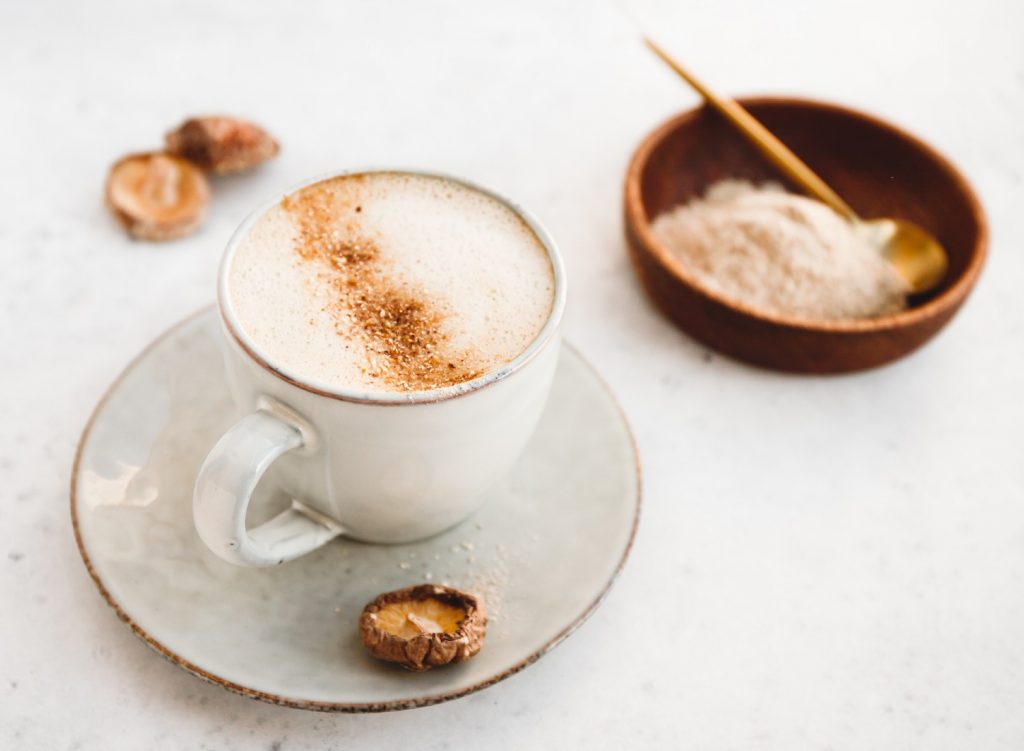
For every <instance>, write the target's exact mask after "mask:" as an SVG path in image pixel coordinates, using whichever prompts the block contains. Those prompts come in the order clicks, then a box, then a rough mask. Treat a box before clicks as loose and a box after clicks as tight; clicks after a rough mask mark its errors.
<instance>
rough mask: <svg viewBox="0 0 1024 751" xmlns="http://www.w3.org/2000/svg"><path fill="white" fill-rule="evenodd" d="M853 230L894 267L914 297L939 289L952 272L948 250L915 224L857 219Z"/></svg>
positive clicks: (902, 220)
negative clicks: (947, 257) (947, 273)
mask: <svg viewBox="0 0 1024 751" xmlns="http://www.w3.org/2000/svg"><path fill="white" fill-rule="evenodd" d="M853 228H854V230H855V231H856V232H857V234H858V235H860V236H861V237H862V238H863V239H864V240H865V241H866V242H867V243H868V244H869V245H871V246H873V247H875V248H878V252H879V253H881V254H882V255H883V256H885V259H886V260H887V261H889V263H891V264H892V265H893V267H894V268H895V269H896V271H897V272H898V273H899V275H900V276H901V277H903V278H904V279H905V280H906V282H907V284H908V285H909V286H910V293H911V294H912V295H913V294H921V293H922V292H927V291H928V290H930V289H933V288H935V287H937V286H938V285H939V282H941V281H942V278H943V277H944V276H945V275H946V271H947V270H948V269H949V261H948V260H947V259H946V251H945V250H943V248H942V246H941V245H940V244H939V242H938V241H937V240H936V239H935V238H934V237H932V235H931V234H930V233H928V232H926V231H925V230H923V229H921V228H920V227H919V226H917V225H916V224H914V223H913V222H911V221H907V220H906V219H871V220H868V221H864V220H855V221H854V222H853Z"/></svg>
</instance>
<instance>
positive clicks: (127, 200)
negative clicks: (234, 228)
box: [106, 152, 210, 240]
mask: <svg viewBox="0 0 1024 751" xmlns="http://www.w3.org/2000/svg"><path fill="white" fill-rule="evenodd" d="M209 198H210V186H209V184H208V183H207V182H206V177H205V176H204V175H203V173H202V172H201V171H200V170H199V169H197V168H196V167H195V165H193V164H191V163H190V162H188V161H186V160H184V159H180V158H178V157H176V156H171V155H169V154H160V153H156V152H151V153H144V154H131V155H129V156H126V157H124V158H123V159H121V160H119V161H117V162H116V163H115V164H114V166H113V167H111V168H110V174H109V175H108V177H107V190H106V200H107V206H109V207H110V210H111V211H112V212H113V214H114V216H115V217H116V218H117V220H118V221H119V222H120V223H121V225H122V226H123V227H124V228H125V229H126V230H128V232H129V233H131V234H132V235H134V236H135V237H138V238H141V239H143V240H173V239H175V238H178V237H184V236H185V235H188V234H190V233H192V232H193V231H195V229H196V227H198V226H199V223H200V222H201V221H202V219H203V216H204V214H205V213H206V204H207V202H208V201H209Z"/></svg>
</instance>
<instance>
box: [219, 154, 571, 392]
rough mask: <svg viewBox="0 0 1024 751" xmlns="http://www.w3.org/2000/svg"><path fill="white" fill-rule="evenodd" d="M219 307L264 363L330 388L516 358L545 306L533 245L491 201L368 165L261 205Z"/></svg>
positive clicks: (396, 381)
mask: <svg viewBox="0 0 1024 751" xmlns="http://www.w3.org/2000/svg"><path fill="white" fill-rule="evenodd" d="M225 273H226V274H227V280H226V281H227V285H226V291H227V299H226V302H227V304H228V305H229V306H230V307H231V309H232V311H233V312H234V314H235V318H236V319H237V321H238V324H239V326H240V327H241V329H242V330H243V331H244V332H245V334H246V335H247V336H248V337H249V338H250V339H251V340H252V342H253V343H254V344H255V346H256V348H257V350H258V353H259V354H260V355H262V356H263V357H264V358H265V359H267V360H269V361H270V362H272V363H274V364H275V365H276V366H279V367H281V368H283V369H284V370H286V371H287V372H290V373H293V374H295V375H297V376H299V377H300V378H303V379H307V380H310V381H314V382H318V383H320V384H323V385H326V386H329V387H332V388H340V389H348V390H355V391H360V392H363V391H369V392H375V391H376V392H412V391H428V390H432V389H437V388H443V387H445V386H450V385H454V384H458V383H463V382H465V381H468V380H471V379H473V378H476V377H478V376H481V375H483V374H485V373H488V372H490V371H493V370H496V369H498V368H500V367H502V366H503V365H506V364H507V363H509V362H511V361H512V360H514V359H515V358H516V357H517V356H519V355H520V354H521V353H522V352H523V351H524V350H526V348H527V347H528V346H529V345H530V343H531V342H532V341H533V340H534V339H535V338H536V337H537V335H538V334H539V332H540V330H541V329H542V328H543V326H544V324H545V323H546V321H547V319H548V316H549V314H550V312H551V307H552V303H553V299H554V290H555V282H554V271H553V268H552V265H551V261H550V259H549V256H548V253H547V251H546V250H545V248H544V245H543V243H542V242H541V241H540V239H539V238H538V237H537V236H536V235H535V234H534V233H533V231H532V230H531V229H530V227H529V226H528V225H527V224H526V223H525V222H524V221H523V219H522V218H521V217H520V216H519V215H518V214H516V213H515V212H514V211H513V210H512V209H511V208H509V207H508V206H506V205H505V204H504V203H502V202H500V201H498V200H497V199H495V198H493V197H491V196H488V195H486V194H483V193H481V192H479V191H477V190H474V189H472V188H470V187H467V186H465V185H462V184H461V183H457V182H454V181H451V180H446V179H444V178H440V177H431V176H425V175H415V174H406V173H395V172H375V173H366V174H359V175H348V176H341V177H334V178H330V179H327V180H324V181H322V182H319V183H315V184H313V185H310V186H307V187H305V188H302V189H300V190H299V191H297V192H295V193H293V194H291V195H290V196H288V197H286V198H285V199H284V200H282V201H281V202H280V203H278V204H277V205H275V206H274V207H273V208H271V209H270V210H268V211H267V212H266V213H264V214H263V215H262V216H261V217H260V218H259V219H258V220H257V221H256V222H255V223H254V224H253V225H252V226H251V228H250V229H249V231H248V232H247V234H246V235H245V237H244V238H243V239H242V240H241V242H240V244H239V246H238V248H237V250H236V251H235V253H234V256H233V258H232V259H231V261H230V266H229V267H228V268H227V269H226V272H225Z"/></svg>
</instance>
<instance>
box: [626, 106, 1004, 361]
mask: <svg viewBox="0 0 1024 751" xmlns="http://www.w3.org/2000/svg"><path fill="white" fill-rule="evenodd" d="M738 101H739V102H740V103H741V104H742V105H743V106H744V107H746V108H747V109H749V110H750V112H751V113H752V114H753V115H754V116H755V117H756V118H758V119H759V120H760V121H761V122H763V123H764V124H765V125H766V126H767V127H768V128H769V129H770V130H771V131H772V132H774V133H775V134H776V135H778V136H779V138H781V139H782V140H783V141H784V142H785V143H786V144H787V145H788V146H790V147H791V148H792V149H793V150H794V151H795V152H796V153H797V154H798V155H799V156H800V157H801V158H802V159H804V160H805V161H806V162H807V163H808V164H809V165H810V166H811V168H812V169H814V170H815V171H816V172H818V174H820V175H821V176H822V178H824V179H825V181H826V182H828V183H829V184H830V185H831V186H832V187H833V188H835V190H836V192H838V193H839V194H840V195H841V196H842V197H843V198H844V199H846V200H847V201H848V202H849V204H850V205H851V206H852V207H853V208H854V210H856V211H857V212H858V213H859V214H860V215H861V216H863V217H865V218H873V217H879V216H896V217H901V218H905V219H909V220H911V221H913V222H916V223H918V224H920V225H921V226H922V227H924V228H925V229H927V230H928V231H929V232H931V233H932V234H934V235H935V237H937V238H938V240H939V241H940V242H941V243H942V245H943V246H944V247H945V249H946V252H947V254H948V255H949V264H950V265H949V271H948V273H947V275H946V278H945V279H944V280H943V282H942V283H941V284H940V285H939V286H938V288H936V289H935V290H933V291H932V292H930V293H928V294H925V295H922V296H920V297H919V298H914V299H912V300H911V307H909V308H908V309H907V310H906V311H903V312H901V313H897V314H895V315H891V316H884V317H881V318H874V319H870V320H851V321H822V322H816V321H802V320H798V319H794V318H787V317H784V316H777V315H772V314H767V313H762V312H760V311H757V310H754V309H753V308H751V307H748V306H746V305H744V304H742V303H740V302H737V301H733V300H731V299H727V298H725V297H723V296H722V295H720V294H718V293H716V292H714V291H712V290H709V289H707V288H705V287H703V286H701V285H700V283H699V282H698V281H697V280H696V279H695V278H694V277H693V276H692V275H691V274H689V273H688V272H687V270H686V268H685V267H684V266H683V265H682V264H681V263H680V262H679V261H678V260H676V259H675V258H674V257H673V256H672V255H671V254H670V253H669V252H668V250H667V249H666V248H665V247H664V246H663V245H662V244H661V243H660V242H659V241H658V240H657V239H656V238H655V237H654V234H653V233H652V232H651V221H652V220H653V219H654V218H655V217H656V216H658V215H659V214H660V213H662V212H663V211H665V210H667V209H669V208H671V207H672V206H675V205H676V204H679V203H685V202H686V201H688V200H690V199H692V198H695V197H697V196H699V195H701V194H702V193H703V192H704V191H705V190H706V189H707V188H708V187H709V186H710V185H711V184H712V183H714V182H716V181H718V180H720V179H722V178H727V177H737V178H745V179H747V180H752V181H755V182H759V181H764V180H775V181H778V182H781V183H783V184H784V185H786V186H787V188H788V189H790V190H793V191H794V192H799V191H798V190H797V189H796V188H795V187H794V186H793V185H792V184H790V183H788V182H787V181H786V180H785V179H784V178H782V177H781V175H780V174H779V173H778V172H777V171H776V170H775V168H774V167H772V166H771V164H769V163H768V162H767V161H766V160H765V159H764V158H763V157H762V156H761V155H760V154H759V153H758V152H757V151H756V150H755V148H754V147H753V146H752V145H750V144H749V143H748V142H747V141H746V140H744V139H743V137H742V136H741V135H740V134H738V133H737V132H736V131H735V130H734V129H733V127H732V126H731V125H729V124H728V123H727V122H726V121H725V120H724V119H723V118H722V117H721V116H720V115H718V114H717V113H715V112H714V111H712V110H711V109H709V108H708V107H698V108H697V109H693V110H690V111H688V112H684V113H683V114H681V115H678V116H676V117H674V118H672V119H670V120H668V121H667V122H665V123H664V124H662V125H661V126H659V127H658V128H657V129H655V130H654V132H652V133H651V134H650V135H648V136H647V137H646V138H645V139H644V140H643V142H642V143H641V144H640V146H639V147H638V148H637V150H636V151H635V152H634V154H633V157H632V159H631V161H630V164H629V168H628V170H627V172H626V184H625V196H624V210H625V232H626V242H627V245H628V249H629V255H630V259H631V261H632V264H633V268H634V269H635V271H636V273H637V276H638V277H639V278H640V281H641V283H642V284H643V286H644V288H645V290H646V291H647V293H648V295H650V297H651V298H652V299H653V300H654V302H655V304H656V305H657V306H658V307H659V308H660V309H661V311H662V312H663V313H664V314H665V315H666V316H668V318H670V319H671V320H672V321H673V322H674V323H675V324H676V325H677V326H679V328H681V329H682V330H684V331H685V332H687V333H688V334H690V335H691V336H692V337H693V338H694V339H697V340H698V341H700V342H702V343H703V344H706V345H707V346H709V347H711V348H712V349H715V350H717V351H719V352H722V353H724V354H726V355H729V356H731V357H734V358H736V359H738V360H744V361H746V362H748V363H751V364H754V365H758V366H761V367H765V368H772V369H775V370H784V371H790V372H796V373H845V372H850V371H855V370H863V369H866V368H872V367H876V366H878V365H883V364H885V363H888V362H891V361H893V360H896V359H898V358H900V357H902V356H904V355H906V354H908V353H910V352H912V351H914V350H915V349H917V348H918V347H920V346H921V345H922V344H924V343H925V342H927V341H928V340H929V339H931V338H932V337H933V336H934V335H935V334H936V333H937V332H938V331H939V330H940V329H941V328H942V327H943V326H944V325H946V323H948V322H949V320H950V319H951V318H952V317H953V315H954V314H955V313H956V311H957V310H958V309H959V308H960V306H961V305H962V304H963V302H964V300H965V299H966V298H967V295H968V294H969V293H970V291H971V289H972V287H973V286H974V284H975V282H976V281H977V279H978V274H979V273H980V272H981V268H982V266H983V265H984V262H985V256H986V249H987V245H988V227H987V223H986V220H985V213H984V211H983V210H982V208H981V204H980V203H979V201H978V199H977V197H976V196H975V194H974V191H973V190H972V189H971V187H970V186H969V185H968V183H967V181H966V180H965V179H964V178H963V176H962V175H961V174H960V173H959V172H958V171H957V170H956V169H955V168H954V167H953V166H952V165H951V164H950V163H949V162H948V161H947V160H946V159H945V158H944V157H943V156H942V155H940V154H939V153H938V152H936V151H935V150H934V149H932V148H931V147H930V146H928V145H927V144H925V143H923V142H922V141H920V140H919V139H917V138H915V137H914V136H912V135H910V134H908V133H906V132H904V131H902V130H900V129H898V128H896V127H895V126H893V125H890V124H889V123H886V122H884V121H882V120H879V119H877V118H875V117H872V116H869V115H865V114H862V113H860V112H856V111H854V110H850V109H846V108H844V107H840V106H837V105H832V104H825V103H821V102H815V101H808V100H801V99H791V98H782V97H757V98H747V99H740V100H738Z"/></svg>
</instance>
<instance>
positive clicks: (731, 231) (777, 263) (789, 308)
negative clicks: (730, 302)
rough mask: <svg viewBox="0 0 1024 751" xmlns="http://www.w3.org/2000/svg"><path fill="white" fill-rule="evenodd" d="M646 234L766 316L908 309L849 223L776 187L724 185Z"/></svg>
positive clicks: (893, 276) (893, 279)
mask: <svg viewBox="0 0 1024 751" xmlns="http://www.w3.org/2000/svg"><path fill="white" fill-rule="evenodd" d="M652 229H653V231H654V234H655V236H657V238H658V239H659V240H660V241H661V242H662V243H663V244H664V245H665V247H666V248H667V249H668V250H669V251H670V252H671V253H672V255H674V256H675V257H676V258H677V259H678V260H679V262H680V263H681V264H682V265H683V266H684V267H685V268H686V270H687V271H689V272H690V273H691V274H692V275H693V276H695V277H696V278H697V279H698V281H699V282H700V283H701V284H702V285H704V286H705V287H707V288H709V289H711V290H714V291H716V292H718V293H720V294H722V295H724V296H726V297H730V298H732V299H734V300H736V301H738V302H741V303H744V304H746V305H749V306H750V307H753V308H756V309H758V310H761V311H764V312H765V313H769V314H775V315H783V316H788V317H793V318H801V319H805V320H812V321H822V320H825V321H831V320H843V319H852V318H875V317H877V316H883V315H887V314H890V313H896V312H898V311H900V310H903V309H904V308H906V296H907V293H908V292H909V288H908V286H907V283H906V282H905V281H904V280H903V279H902V278H901V277H900V276H899V275H898V274H897V273H896V271H895V270H894V269H893V268H892V266H891V265H890V264H889V263H888V262H887V261H886V260H885V259H884V258H882V256H881V255H879V253H878V251H877V250H875V249H874V248H873V247H871V246H870V245H868V244H867V243H865V242H864V241H863V240H861V238H859V237H858V236H857V235H856V233H855V232H854V231H853V228H852V227H851V226H850V224H849V222H847V221H846V220H845V219H843V218H842V217H841V216H839V215H838V214H836V213H835V212H834V211H832V209H830V208H829V207H828V206H826V205H825V204H823V203H820V202H819V201H815V200H813V199H810V198H805V197H804V196H798V195H795V194H793V193H787V192H786V191H784V190H783V189H782V188H781V186H779V185H777V184H775V183H765V184H762V185H756V186H755V185H753V184H751V183H749V182H747V181H744V180H722V181H720V182H717V183H715V184H714V185H712V186H711V188H709V189H708V191H707V193H705V195H704V197H703V198H700V199H695V200H693V201H690V202H689V203H687V204H685V205H681V206H676V207H675V208H673V209H670V210H669V211H667V212H665V213H663V214H661V215H660V216H658V217H657V218H656V219H655V221H654V223H653V225H652Z"/></svg>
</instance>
